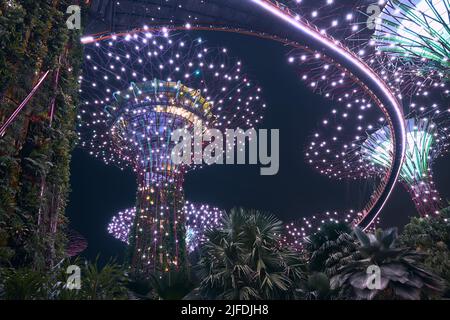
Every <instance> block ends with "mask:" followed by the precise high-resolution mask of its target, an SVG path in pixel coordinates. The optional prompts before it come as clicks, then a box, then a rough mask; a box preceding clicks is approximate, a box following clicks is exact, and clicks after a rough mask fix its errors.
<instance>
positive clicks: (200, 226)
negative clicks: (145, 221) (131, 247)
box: [108, 201, 223, 252]
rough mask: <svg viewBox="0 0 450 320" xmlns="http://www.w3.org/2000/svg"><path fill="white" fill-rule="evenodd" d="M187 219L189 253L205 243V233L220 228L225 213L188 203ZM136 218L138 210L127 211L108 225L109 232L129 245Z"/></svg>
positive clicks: (184, 210)
mask: <svg viewBox="0 0 450 320" xmlns="http://www.w3.org/2000/svg"><path fill="white" fill-rule="evenodd" d="M182 211H183V215H184V216H185V217H186V243H187V247H188V250H189V252H192V251H194V250H195V249H196V248H197V247H198V246H199V244H201V243H202V242H203V241H204V232H205V231H206V230H208V229H210V228H214V227H220V226H221V223H222V222H221V221H222V215H223V211H221V210H219V209H218V208H216V207H210V206H209V205H204V204H202V205H197V204H193V203H189V202H188V201H186V204H185V206H184V207H183V209H182ZM135 217H136V208H131V209H127V210H125V211H121V212H119V213H118V214H117V215H116V216H114V217H113V218H112V220H111V222H110V224H109V225H108V232H109V233H110V234H111V235H112V236H113V237H114V238H116V239H118V240H120V241H122V242H125V243H127V244H130V243H129V237H130V231H131V227H132V225H133V221H134V218H135Z"/></svg>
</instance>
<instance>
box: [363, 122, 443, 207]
mask: <svg viewBox="0 0 450 320" xmlns="http://www.w3.org/2000/svg"><path fill="white" fill-rule="evenodd" d="M406 128H407V146H408V147H407V150H406V158H405V162H404V163H403V167H402V170H401V173H400V180H401V182H402V183H403V184H404V185H405V186H406V188H407V189H408V191H409V192H410V194H411V197H412V199H413V201H414V204H415V205H416V208H417V211H418V212H419V213H420V214H421V215H422V216H426V215H428V214H430V213H436V214H437V213H439V210H440V209H442V208H441V198H440V197H439V194H438V192H437V191H436V189H435V186H434V183H433V179H432V178H433V177H432V172H431V163H432V162H433V160H434V159H435V158H436V157H437V156H438V155H439V154H440V152H441V151H442V150H441V149H440V148H441V147H442V143H441V142H442V141H441V139H440V137H441V135H440V134H439V133H438V128H437V126H436V125H435V124H434V123H433V122H432V121H431V120H429V119H427V118H425V119H417V120H416V119H414V118H412V119H408V120H407V127H406ZM391 152H392V139H391V137H390V133H389V130H388V129H387V128H386V127H383V128H381V129H379V130H378V131H376V132H375V133H373V134H371V135H370V136H369V137H368V138H367V139H366V140H365V141H364V142H363V144H362V145H361V157H362V159H363V160H364V161H366V162H367V163H370V164H373V166H374V168H373V169H366V170H374V171H376V170H377V167H378V168H380V167H381V168H383V169H384V168H386V167H388V166H389V164H390V161H391V158H392V156H391Z"/></svg>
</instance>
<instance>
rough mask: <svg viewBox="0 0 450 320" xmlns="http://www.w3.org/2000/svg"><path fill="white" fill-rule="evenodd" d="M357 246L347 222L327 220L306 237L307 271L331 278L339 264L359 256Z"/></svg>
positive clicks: (341, 264)
mask: <svg viewBox="0 0 450 320" xmlns="http://www.w3.org/2000/svg"><path fill="white" fill-rule="evenodd" d="M357 247H358V246H357V244H356V239H355V238H354V237H353V235H352V230H351V228H350V226H349V225H348V224H347V223H344V222H339V223H336V222H327V223H325V224H323V225H322V227H321V228H320V230H319V231H318V232H317V233H315V234H313V235H311V236H309V237H308V238H307V239H306V243H305V249H306V251H307V253H308V255H309V259H308V268H309V271H310V272H313V273H315V272H319V273H321V272H323V273H324V274H325V275H326V276H328V277H330V278H331V277H332V276H334V275H335V274H336V273H337V270H338V269H339V268H340V267H341V266H343V265H345V264H348V263H349V262H351V261H354V260H356V259H358V258H359V253H358V250H357Z"/></svg>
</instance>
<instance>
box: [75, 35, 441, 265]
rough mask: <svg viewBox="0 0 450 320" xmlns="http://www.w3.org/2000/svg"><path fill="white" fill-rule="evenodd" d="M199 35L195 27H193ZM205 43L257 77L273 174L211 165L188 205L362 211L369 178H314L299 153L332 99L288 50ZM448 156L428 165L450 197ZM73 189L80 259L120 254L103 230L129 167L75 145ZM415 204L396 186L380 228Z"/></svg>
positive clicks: (287, 215)
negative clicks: (296, 67)
mask: <svg viewBox="0 0 450 320" xmlns="http://www.w3.org/2000/svg"><path fill="white" fill-rule="evenodd" d="M197 33H198V32H197ZM198 34H199V35H201V36H202V38H203V39H205V40H206V41H207V42H208V43H209V46H221V47H222V46H225V47H227V48H228V49H230V52H231V55H232V56H233V57H239V58H241V60H242V61H243V63H244V66H246V71H247V72H248V73H250V74H252V75H253V77H254V78H255V79H258V81H259V84H260V85H261V87H262V88H263V95H264V98H265V100H266V102H267V104H268V106H269V108H268V110H267V112H266V113H265V121H264V123H263V125H262V126H261V128H267V129H280V171H279V173H278V175H276V176H260V175H259V169H260V167H259V166H238V165H234V166H226V165H215V166H210V167H207V168H203V169H200V170H197V171H192V172H190V173H188V175H187V176H186V182H185V194H186V199H187V200H189V201H191V202H197V203H205V204H210V205H214V206H217V207H219V208H223V209H230V208H232V207H237V206H242V207H245V208H254V209H259V210H262V211H267V212H272V213H274V214H275V215H277V216H278V217H279V218H280V219H282V220H283V221H285V222H288V221H291V220H296V219H299V218H301V217H307V216H311V215H313V214H316V213H323V212H326V211H334V210H337V211H344V210H346V209H351V208H354V209H356V208H361V207H362V206H363V205H364V204H365V203H366V202H367V195H366V192H365V190H366V188H368V187H369V186H370V185H371V184H373V182H346V181H334V180H330V179H328V178H326V177H325V176H321V175H320V174H319V173H318V172H316V171H314V170H313V168H312V167H310V166H309V165H308V164H307V163H306V161H305V158H304V150H305V145H306V143H307V140H308V137H309V136H310V135H311V134H312V133H313V132H314V130H315V128H316V125H317V123H318V122H319V121H320V119H321V116H323V115H325V114H326V113H328V112H327V111H329V110H330V109H331V108H333V102H331V101H329V100H325V99H324V98H322V97H321V96H319V95H317V94H314V93H312V92H311V91H310V90H309V89H308V88H306V86H305V84H304V83H303V82H302V81H301V80H300V77H299V76H298V75H296V74H295V72H294V71H293V69H292V68H291V67H290V66H289V64H288V63H287V60H286V54H287V52H288V48H286V47H284V46H283V45H281V44H279V43H275V42H272V41H269V40H263V39H257V38H252V37H248V36H241V35H236V34H227V33H203V34H202V33H198ZM449 160H450V157H449V156H446V157H442V158H440V159H438V160H437V161H436V162H435V164H434V165H433V169H434V176H435V177H434V178H435V182H436V184H437V189H438V190H439V191H440V192H441V196H442V197H443V198H444V199H450V170H449ZM71 175H72V177H71V179H72V193H71V195H70V203H69V206H68V208H67V212H68V216H69V218H70V221H71V228H73V229H75V230H77V231H78V232H80V233H81V234H83V235H84V236H85V237H86V238H87V240H88V242H89V247H88V249H87V250H86V251H85V252H84V256H86V257H88V258H90V259H94V258H95V257H96V256H97V255H98V254H100V256H101V258H102V261H105V260H106V259H108V258H110V257H117V258H118V259H119V261H120V260H121V259H122V258H123V254H124V252H125V245H124V244H122V243H121V242H120V241H118V240H116V239H114V238H113V237H112V236H110V235H109V234H108V232H107V225H108V223H109V221H110V220H111V218H112V216H113V215H115V214H116V213H117V212H118V211H121V210H124V209H127V208H131V207H133V206H134V204H135V200H136V199H135V198H136V181H135V176H134V173H133V172H132V171H131V170H128V171H121V170H120V169H118V168H115V167H113V166H106V165H105V164H104V163H103V162H101V161H99V160H97V159H95V158H93V157H91V156H90V155H89V154H88V153H87V152H86V151H84V150H81V149H76V150H75V152H74V154H73V159H72V171H71ZM413 214H415V209H414V206H413V203H412V201H411V200H410V198H409V195H408V194H407V192H406V191H405V190H404V189H403V188H402V187H401V186H400V185H398V186H397V189H396V191H395V193H394V194H393V197H392V198H391V199H390V201H389V203H388V205H387V207H386V208H385V210H384V212H383V214H382V224H383V226H398V227H401V226H402V225H404V224H405V223H406V222H407V221H408V216H410V215H413Z"/></svg>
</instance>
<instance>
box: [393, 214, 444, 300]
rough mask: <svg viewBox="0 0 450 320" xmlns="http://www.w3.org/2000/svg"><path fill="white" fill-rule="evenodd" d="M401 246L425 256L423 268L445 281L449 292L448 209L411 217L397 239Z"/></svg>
mask: <svg viewBox="0 0 450 320" xmlns="http://www.w3.org/2000/svg"><path fill="white" fill-rule="evenodd" d="M399 241H400V243H401V244H402V245H403V246H407V247H410V248H414V249H416V250H417V251H418V252H422V253H424V254H426V257H425V260H424V266H426V268H427V269H428V270H431V271H433V272H434V273H436V274H437V275H439V276H441V277H442V278H443V279H444V280H445V281H446V287H447V294H446V296H448V295H449V293H448V291H449V290H450V289H449V288H450V207H449V208H446V209H444V210H442V211H441V213H440V214H439V215H433V216H430V217H427V218H418V217H413V218H412V219H411V221H410V223H409V224H407V225H406V226H405V228H404V230H403V232H402V234H401V235H400V237H399Z"/></svg>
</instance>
